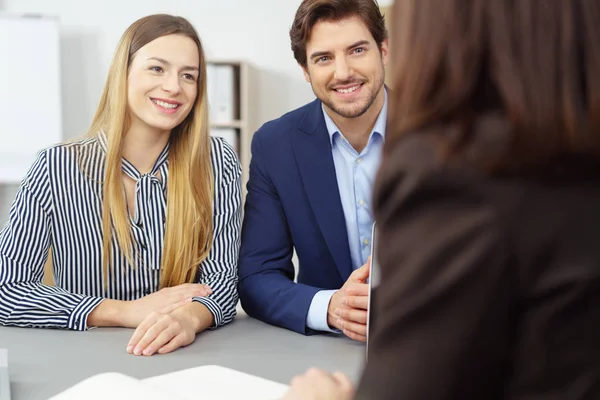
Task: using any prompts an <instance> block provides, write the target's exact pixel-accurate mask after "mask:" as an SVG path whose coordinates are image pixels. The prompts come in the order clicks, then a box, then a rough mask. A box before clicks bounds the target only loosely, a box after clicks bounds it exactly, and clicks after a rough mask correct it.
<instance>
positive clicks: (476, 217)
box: [357, 157, 514, 400]
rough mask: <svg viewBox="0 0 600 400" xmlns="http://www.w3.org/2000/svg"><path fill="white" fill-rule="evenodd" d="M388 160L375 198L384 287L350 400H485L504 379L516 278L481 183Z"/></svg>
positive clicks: (455, 173) (469, 177)
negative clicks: (366, 354) (364, 362)
mask: <svg viewBox="0 0 600 400" xmlns="http://www.w3.org/2000/svg"><path fill="white" fill-rule="evenodd" d="M391 158H392V157H390V159H389V160H388V163H387V165H385V166H382V170H381V171H380V176H379V177H378V181H379V183H378V185H377V190H376V193H375V210H376V218H377V221H378V222H377V223H378V225H379V232H380V233H379V236H380V239H379V242H378V245H377V252H378V253H377V254H378V256H379V263H380V268H381V281H380V282H381V283H380V286H379V287H378V288H377V289H376V290H375V294H374V299H373V303H374V314H375V318H374V322H373V327H372V329H373V330H372V331H371V337H370V338H369V358H368V363H367V366H366V368H365V371H364V374H363V376H362V378H361V381H360V385H359V389H358V396H357V398H358V399H371V400H383V399H390V400H391V399H437V400H444V399H455V398H465V399H466V398H473V399H476V398H477V399H479V398H481V399H483V398H488V397H486V395H485V393H488V394H489V393H490V392H489V390H490V388H493V387H497V386H496V385H498V384H499V382H501V381H502V380H503V379H504V378H505V376H504V375H503V374H505V373H506V370H505V369H504V367H505V366H506V365H505V363H506V362H507V360H506V358H505V357H506V356H505V354H507V353H508V352H509V343H508V342H509V339H507V338H509V337H510V334H509V330H510V329H511V320H510V311H511V307H513V306H514V304H513V301H512V299H513V297H514V296H513V294H512V290H513V289H512V288H513V287H514V285H513V282H511V279H514V278H513V277H511V273H510V272H509V271H508V269H507V268H506V265H507V263H506V259H507V257H508V256H507V252H508V251H507V247H508V246H507V244H506V240H505V239H504V238H503V237H502V236H503V235H502V232H503V228H502V227H501V224H502V221H501V220H500V218H499V216H498V212H497V210H496V209H495V207H494V206H492V204H491V202H490V201H489V196H490V194H489V193H486V190H484V185H485V183H484V182H483V180H484V179H485V178H477V177H475V176H474V174H471V173H468V172H464V173H463V172H461V171H459V170H449V169H441V168H439V167H438V168H437V170H434V169H433V168H431V169H429V170H427V171H424V170H420V171H419V169H420V168H419V167H416V168H412V167H410V166H409V167H407V169H405V170H404V171H403V170H402V169H398V168H395V167H394V164H395V162H394V161H392V160H391ZM396 165H398V164H397V163H396Z"/></svg>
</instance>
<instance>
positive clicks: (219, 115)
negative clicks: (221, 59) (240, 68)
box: [207, 64, 237, 123]
mask: <svg viewBox="0 0 600 400" xmlns="http://www.w3.org/2000/svg"><path fill="white" fill-rule="evenodd" d="M208 71H209V70H208V69H207V74H208ZM207 79H208V82H207V85H208V86H209V93H210V95H209V102H211V103H210V109H211V117H212V118H211V120H212V122H216V123H227V122H231V121H234V120H236V119H237V115H236V101H237V99H236V91H237V90H236V86H237V82H236V73H235V67H234V66H233V65H228V64H214V65H211V68H210V77H208V78H207ZM211 100H212V101H211Z"/></svg>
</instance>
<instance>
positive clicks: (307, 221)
mask: <svg viewBox="0 0 600 400" xmlns="http://www.w3.org/2000/svg"><path fill="white" fill-rule="evenodd" d="M290 38H291V43H292V50H293V53H294V57H295V58H296V61H297V62H298V64H299V65H300V67H301V68H302V70H303V72H304V76H305V78H306V80H307V82H309V83H310V85H311V86H312V89H313V92H314V93H315V96H316V97H317V99H316V100H314V101H313V102H311V103H309V104H307V105H305V106H303V107H301V108H299V109H297V110H294V111H291V112H289V113H287V114H285V115H284V116H282V117H280V118H278V119H276V120H274V121H270V122H268V123H266V124H265V125H263V126H262V127H261V128H260V129H259V130H258V131H257V132H256V133H255V135H254V138H253V140H252V161H251V163H250V179H249V182H248V187H247V188H248V195H247V198H246V205H245V216H244V223H243V229H242V246H241V252H240V262H239V278H240V280H239V294H240V298H241V301H242V306H243V308H244V309H245V311H246V312H247V313H248V314H249V315H250V316H253V317H255V318H258V319H260V320H263V321H265V322H267V323H270V324H274V325H278V326H282V327H285V328H288V329H292V330H294V331H296V332H300V333H303V334H311V333H316V332H343V333H344V334H345V335H346V336H348V337H350V338H352V339H355V340H359V341H365V339H366V319H367V304H368V285H367V284H366V283H365V282H366V279H367V278H368V276H369V265H368V256H369V254H370V251H371V230H372V229H371V228H372V224H373V222H374V221H373V213H372V205H371V194H372V187H373V181H374V179H375V175H376V172H377V169H378V167H379V162H380V157H381V149H382V146H383V141H384V135H385V121H386V106H387V94H386V90H385V86H384V68H385V65H386V64H387V58H388V45H387V32H386V29H385V24H384V19H383V16H382V15H381V12H380V10H379V7H378V5H377V3H376V1H374V0H304V1H303V2H302V4H301V5H300V7H299V8H298V11H297V12H296V16H295V19H294V23H293V26H292V29H291V31H290ZM294 249H295V250H296V253H297V255H298V261H299V270H298V278H297V282H295V281H294V274H295V270H294V265H293V264H292V255H293V251H294Z"/></svg>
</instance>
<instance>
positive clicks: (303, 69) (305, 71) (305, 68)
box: [300, 66, 310, 83]
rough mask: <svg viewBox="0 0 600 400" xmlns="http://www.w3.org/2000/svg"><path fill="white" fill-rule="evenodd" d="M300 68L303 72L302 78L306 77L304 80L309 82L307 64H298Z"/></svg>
mask: <svg viewBox="0 0 600 400" xmlns="http://www.w3.org/2000/svg"><path fill="white" fill-rule="evenodd" d="M300 67H301V68H302V72H303V73H304V79H306V82H308V83H310V73H309V72H308V66H306V67H303V66H300Z"/></svg>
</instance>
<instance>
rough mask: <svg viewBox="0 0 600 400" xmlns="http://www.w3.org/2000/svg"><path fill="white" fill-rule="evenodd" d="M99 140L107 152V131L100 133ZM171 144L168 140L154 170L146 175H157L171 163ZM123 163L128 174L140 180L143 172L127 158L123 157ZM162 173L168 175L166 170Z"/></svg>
mask: <svg viewBox="0 0 600 400" xmlns="http://www.w3.org/2000/svg"><path fill="white" fill-rule="evenodd" d="M98 142H99V143H100V147H101V148H102V150H104V152H105V153H106V152H107V149H108V138H107V137H106V133H104V132H100V133H98ZM169 146H170V142H167V144H166V146H165V147H164V149H163V150H162V151H161V152H160V154H159V156H158V158H157V159H156V161H155V162H154V166H153V167H152V171H150V172H149V173H148V174H144V175H150V176H155V175H156V173H157V172H158V171H159V170H161V169H164V168H162V167H163V166H165V167H166V166H168V164H169ZM121 164H122V169H123V171H124V172H125V173H126V174H127V175H129V176H130V177H131V178H132V179H135V180H138V179H140V178H141V177H142V174H140V172H139V171H138V170H137V169H136V168H135V167H134V166H133V164H131V163H130V162H129V161H128V160H127V159H125V158H123V159H122V163H121ZM161 173H162V174H163V175H166V171H161ZM162 180H163V182H164V181H165V178H164V177H163V179H162Z"/></svg>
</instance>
